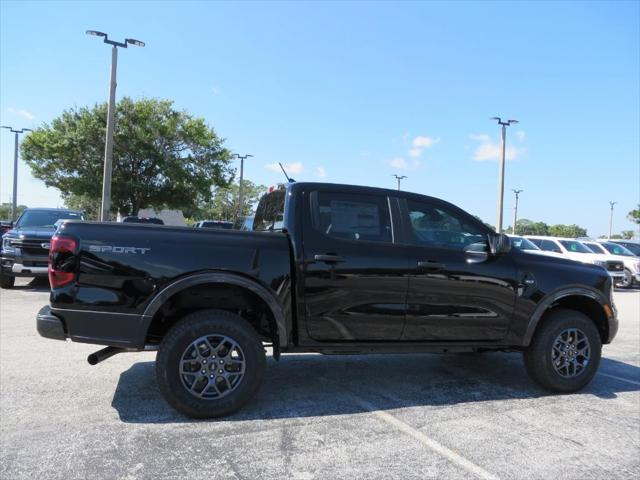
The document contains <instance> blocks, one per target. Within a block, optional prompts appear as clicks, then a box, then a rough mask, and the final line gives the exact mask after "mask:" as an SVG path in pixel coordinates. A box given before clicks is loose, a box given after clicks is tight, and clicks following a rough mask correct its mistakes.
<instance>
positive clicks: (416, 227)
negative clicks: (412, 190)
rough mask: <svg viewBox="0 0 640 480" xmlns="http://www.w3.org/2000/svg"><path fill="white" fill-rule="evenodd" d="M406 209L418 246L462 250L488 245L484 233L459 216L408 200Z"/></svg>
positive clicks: (423, 203) (414, 240) (413, 237)
mask: <svg viewBox="0 0 640 480" xmlns="http://www.w3.org/2000/svg"><path fill="white" fill-rule="evenodd" d="M407 208H408V210H409V225H410V227H411V233H412V241H413V243H415V244H418V245H424V246H431V247H440V248H451V249H456V250H462V249H464V248H465V247H466V246H467V245H471V244H477V243H485V244H486V242H487V237H486V234H485V232H484V230H482V229H481V228H480V227H479V226H477V225H474V224H472V223H470V222H468V221H467V219H466V218H464V217H463V216H461V215H460V214H458V213H457V212H450V211H448V210H446V209H443V208H441V207H439V206H438V207H436V206H435V205H431V204H429V203H426V202H418V201H415V200H411V199H409V200H407Z"/></svg>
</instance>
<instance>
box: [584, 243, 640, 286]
mask: <svg viewBox="0 0 640 480" xmlns="http://www.w3.org/2000/svg"><path fill="white" fill-rule="evenodd" d="M584 244H585V245H586V246H587V247H589V248H590V249H591V250H593V251H594V252H596V253H601V254H603V255H609V256H611V258H614V259H616V260H619V261H621V262H622V263H624V278H623V279H621V280H619V281H618V283H617V284H616V285H617V286H619V287H621V288H631V287H632V286H633V284H634V283H635V282H638V283H640V257H637V256H636V255H634V254H633V253H631V252H630V251H629V250H627V249H626V248H624V247H623V246H622V245H618V244H617V243H611V242H595V241H585V242H584Z"/></svg>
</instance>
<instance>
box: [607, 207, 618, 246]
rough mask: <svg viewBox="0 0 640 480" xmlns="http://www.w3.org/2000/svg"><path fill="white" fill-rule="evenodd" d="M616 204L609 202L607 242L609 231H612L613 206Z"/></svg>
mask: <svg viewBox="0 0 640 480" xmlns="http://www.w3.org/2000/svg"><path fill="white" fill-rule="evenodd" d="M616 203H618V202H609V205H611V210H610V211H609V240H611V233H612V232H611V231H612V229H613V206H614V205H615V204H616Z"/></svg>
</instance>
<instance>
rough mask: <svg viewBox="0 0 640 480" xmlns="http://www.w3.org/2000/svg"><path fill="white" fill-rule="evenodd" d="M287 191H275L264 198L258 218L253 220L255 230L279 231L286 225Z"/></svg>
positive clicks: (259, 205) (261, 200)
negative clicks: (285, 206)
mask: <svg viewBox="0 0 640 480" xmlns="http://www.w3.org/2000/svg"><path fill="white" fill-rule="evenodd" d="M285 195H286V191H285V190H280V189H279V190H274V191H273V192H271V193H267V194H265V195H263V196H262V198H261V199H260V203H259V204H258V208H257V209H256V216H255V217H254V219H253V230H255V231H258V232H259V231H264V230H279V229H282V227H283V225H284V198H285Z"/></svg>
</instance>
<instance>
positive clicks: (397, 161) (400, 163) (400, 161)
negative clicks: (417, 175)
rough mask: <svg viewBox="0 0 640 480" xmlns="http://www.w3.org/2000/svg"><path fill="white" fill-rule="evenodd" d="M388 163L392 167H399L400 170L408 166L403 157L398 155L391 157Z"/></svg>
mask: <svg viewBox="0 0 640 480" xmlns="http://www.w3.org/2000/svg"><path fill="white" fill-rule="evenodd" d="M389 165H391V166H392V167H393V168H399V169H401V170H404V169H405V168H407V167H408V165H407V161H406V160H405V159H404V158H400V157H396V158H392V159H391V160H390V161H389Z"/></svg>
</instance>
